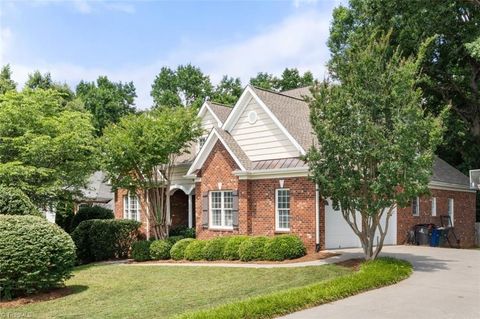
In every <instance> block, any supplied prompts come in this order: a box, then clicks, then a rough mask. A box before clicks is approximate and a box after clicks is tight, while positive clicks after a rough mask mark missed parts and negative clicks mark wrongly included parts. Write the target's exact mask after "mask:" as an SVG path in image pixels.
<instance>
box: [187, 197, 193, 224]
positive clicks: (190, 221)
mask: <svg viewBox="0 0 480 319" xmlns="http://www.w3.org/2000/svg"><path fill="white" fill-rule="evenodd" d="M192 227H193V201H192V194H188V228H192Z"/></svg>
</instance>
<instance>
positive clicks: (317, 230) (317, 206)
mask: <svg viewBox="0 0 480 319" xmlns="http://www.w3.org/2000/svg"><path fill="white" fill-rule="evenodd" d="M317 245H320V188H319V187H318V184H315V249H317Z"/></svg>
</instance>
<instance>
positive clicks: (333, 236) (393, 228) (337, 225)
mask: <svg viewBox="0 0 480 319" xmlns="http://www.w3.org/2000/svg"><path fill="white" fill-rule="evenodd" d="M357 218H358V219H360V214H359V213H357ZM385 219H386V216H385V214H384V215H383V216H382V225H383V226H385ZM376 235H377V236H376V241H378V240H379V239H380V234H378V233H377V234H376ZM396 243H397V210H396V208H395V210H394V211H393V214H392V217H391V218H390V223H389V227H388V232H387V236H386V237H385V241H384V245H396ZM351 247H361V244H360V240H359V239H358V237H357V235H355V234H354V232H353V230H352V229H351V228H350V226H349V225H348V223H347V222H346V221H345V219H344V218H343V216H342V213H341V212H340V211H337V210H335V209H333V207H332V204H331V201H330V200H328V201H327V204H326V205H325V248H326V249H338V248H351Z"/></svg>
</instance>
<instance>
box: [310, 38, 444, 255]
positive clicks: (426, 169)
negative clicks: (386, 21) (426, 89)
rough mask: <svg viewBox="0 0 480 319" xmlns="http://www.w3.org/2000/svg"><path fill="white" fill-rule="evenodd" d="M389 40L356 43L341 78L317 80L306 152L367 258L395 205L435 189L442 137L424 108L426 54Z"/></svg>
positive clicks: (347, 54) (313, 173)
mask: <svg viewBox="0 0 480 319" xmlns="http://www.w3.org/2000/svg"><path fill="white" fill-rule="evenodd" d="M389 37H390V35H389V34H387V35H381V36H378V33H377V36H375V35H374V36H370V38H369V39H367V41H365V40H364V39H361V38H359V40H358V41H356V42H352V43H351V46H350V47H349V48H348V50H346V52H345V57H346V58H345V59H344V61H348V63H345V64H342V72H338V73H337V81H335V82H329V81H323V82H322V83H319V84H318V85H316V86H315V88H314V89H313V90H312V91H313V92H312V93H313V97H312V99H311V100H310V112H311V113H310V117H311V123H312V126H313V129H314V132H315V134H316V136H317V138H318V146H316V147H312V149H310V150H309V152H308V153H307V155H306V160H307V161H308V163H309V166H310V171H311V176H312V179H313V180H314V181H315V182H316V183H317V184H318V186H319V188H320V192H321V194H322V196H323V197H324V198H330V199H331V201H332V203H333V207H334V208H335V209H339V210H341V213H342V214H343V217H344V219H345V220H346V221H347V223H348V224H349V225H350V227H351V228H352V230H353V232H354V233H355V234H356V235H357V236H358V237H359V238H360V242H361V244H362V248H363V251H364V253H365V258H366V259H367V260H370V259H375V258H376V257H377V256H378V254H379V252H380V251H381V249H382V246H383V241H384V239H385V235H386V234H387V232H388V223H389V220H390V217H391V216H392V213H393V212H394V209H395V207H396V206H397V205H398V206H401V207H405V206H407V205H408V203H409V201H410V199H411V198H413V197H415V196H417V195H419V194H423V193H426V192H428V182H429V178H430V176H431V173H432V165H433V159H434V151H435V147H436V146H437V145H438V143H439V142H440V141H441V136H442V124H441V119H440V118H439V117H438V118H435V117H433V116H432V115H427V114H425V112H424V111H423V110H422V107H421V106H422V102H423V99H422V92H421V90H420V89H418V88H417V87H416V84H417V82H418V80H419V79H420V76H419V69H418V66H419V64H420V61H421V59H420V58H403V57H402V56H401V54H400V52H399V51H398V50H393V51H392V50H391V47H390V46H389V40H390V38H389ZM357 212H358V213H357ZM357 214H358V215H357ZM384 215H386V216H385V217H383V216H384ZM382 217H383V218H384V219H385V220H386V223H385V224H382V223H381V222H380V221H381V219H382ZM376 236H379V238H380V240H379V242H378V244H377V245H376V247H375V244H376V241H375V237H376Z"/></svg>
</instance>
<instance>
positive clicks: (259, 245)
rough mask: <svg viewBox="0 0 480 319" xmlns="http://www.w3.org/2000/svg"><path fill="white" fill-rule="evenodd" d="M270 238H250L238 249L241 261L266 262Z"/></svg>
mask: <svg viewBox="0 0 480 319" xmlns="http://www.w3.org/2000/svg"><path fill="white" fill-rule="evenodd" d="M267 241H268V238H267V237H264V236H258V237H250V238H248V239H247V240H245V241H244V242H243V243H242V244H241V245H240V248H239V249H238V254H239V256H240V260H241V261H251V260H265V244H266V243H267Z"/></svg>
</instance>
